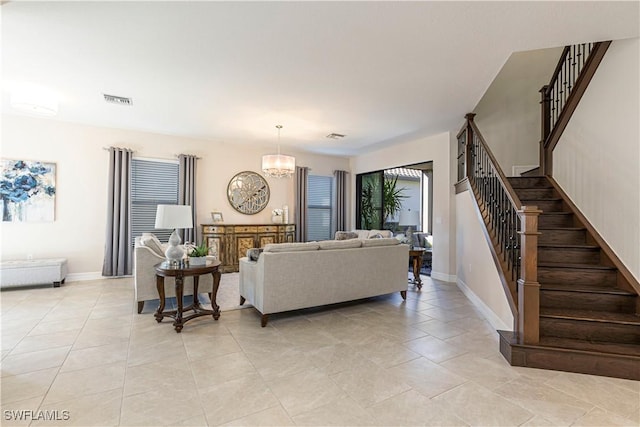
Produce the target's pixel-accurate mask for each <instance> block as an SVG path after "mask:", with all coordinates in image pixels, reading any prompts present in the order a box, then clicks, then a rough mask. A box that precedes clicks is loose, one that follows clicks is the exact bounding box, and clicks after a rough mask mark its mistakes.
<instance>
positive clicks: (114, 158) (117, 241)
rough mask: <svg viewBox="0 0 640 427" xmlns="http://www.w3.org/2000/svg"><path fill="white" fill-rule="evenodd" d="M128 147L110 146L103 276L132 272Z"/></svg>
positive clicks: (129, 155)
mask: <svg viewBox="0 0 640 427" xmlns="http://www.w3.org/2000/svg"><path fill="white" fill-rule="evenodd" d="M132 155H133V152H132V151H131V150H129V149H126V148H118V147H110V148H109V190H108V191H109V193H108V200H107V232H106V238H105V249H104V262H103V263H102V275H103V276H128V275H131V272H132V265H133V242H132V241H131V157H132Z"/></svg>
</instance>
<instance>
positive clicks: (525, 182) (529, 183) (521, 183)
mask: <svg viewBox="0 0 640 427" xmlns="http://www.w3.org/2000/svg"><path fill="white" fill-rule="evenodd" d="M509 183H510V184H511V187H513V188H514V189H518V188H553V185H551V183H550V182H549V181H547V178H542V177H538V178H534V177H530V178H517V179H513V178H509Z"/></svg>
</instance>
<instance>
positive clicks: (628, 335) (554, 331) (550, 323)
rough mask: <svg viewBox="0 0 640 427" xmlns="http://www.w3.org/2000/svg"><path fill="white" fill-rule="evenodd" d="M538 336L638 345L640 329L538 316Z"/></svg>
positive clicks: (631, 326) (614, 324)
mask: <svg viewBox="0 0 640 427" xmlns="http://www.w3.org/2000/svg"><path fill="white" fill-rule="evenodd" d="M540 336H548V337H559V338H573V339H579V340H587V341H602V342H615V343H622V344H638V343H639V342H640V327H638V326H637V325H625V324H616V323H607V322H591V321H584V320H572V319H555V318H548V317H544V316H540Z"/></svg>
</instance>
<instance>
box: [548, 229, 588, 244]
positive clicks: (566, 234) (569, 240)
mask: <svg viewBox="0 0 640 427" xmlns="http://www.w3.org/2000/svg"><path fill="white" fill-rule="evenodd" d="M540 233H541V234H540V236H539V237H538V243H539V244H541V245H544V244H563V245H584V244H585V243H586V234H585V231H584V230H540Z"/></svg>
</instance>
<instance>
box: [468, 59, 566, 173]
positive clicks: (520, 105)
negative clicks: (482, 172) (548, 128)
mask: <svg viewBox="0 0 640 427" xmlns="http://www.w3.org/2000/svg"><path fill="white" fill-rule="evenodd" d="M561 53H562V48H561V47H560V48H551V49H538V50H532V51H527V52H515V53H513V54H512V55H511V56H510V57H509V59H507V62H505V64H504V66H503V67H502V69H501V70H500V72H499V73H498V75H497V76H496V78H495V79H494V80H493V82H492V83H491V85H490V86H489V88H488V89H487V91H486V92H485V94H484V95H483V96H482V98H481V99H480V101H479V102H478V105H476V107H475V108H474V110H473V112H474V113H476V116H475V118H474V121H475V122H476V125H477V126H478V129H479V130H480V132H481V133H482V136H484V139H485V141H486V142H487V145H489V148H490V149H491V151H492V152H493V154H494V156H495V157H496V160H497V161H498V164H499V165H500V167H501V168H502V170H503V172H504V174H505V175H506V176H512V175H513V173H512V167H513V166H536V165H538V163H539V146H540V144H539V141H540V93H539V91H540V88H541V87H542V86H543V85H546V84H548V83H549V80H550V79H551V75H552V74H553V70H554V69H555V67H556V64H557V63H558V59H559V58H560V54H561Z"/></svg>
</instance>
